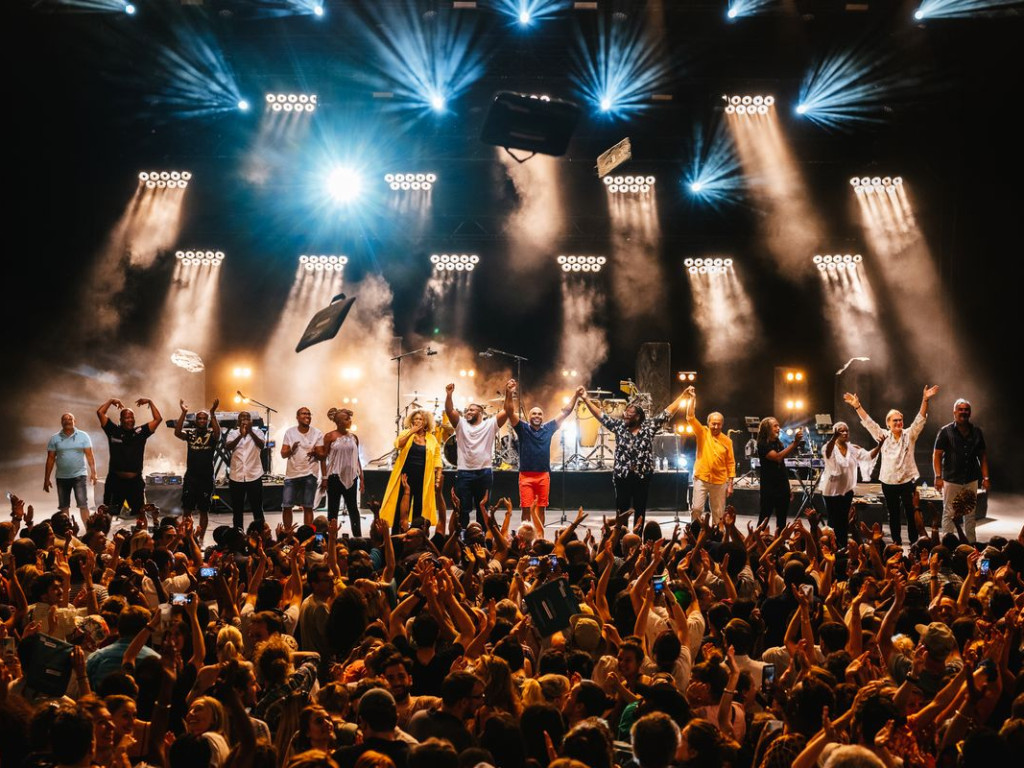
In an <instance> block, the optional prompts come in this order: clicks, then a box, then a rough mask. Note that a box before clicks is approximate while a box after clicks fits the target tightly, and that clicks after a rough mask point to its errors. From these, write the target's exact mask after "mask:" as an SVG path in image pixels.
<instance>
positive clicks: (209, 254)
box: [174, 251, 224, 267]
mask: <svg viewBox="0 0 1024 768" xmlns="http://www.w3.org/2000/svg"><path fill="white" fill-rule="evenodd" d="M174 258H176V259H178V260H179V261H181V263H182V264H184V265H185V266H186V267H202V266H211V267H219V266H220V263H221V262H222V261H224V251H175V252H174Z"/></svg>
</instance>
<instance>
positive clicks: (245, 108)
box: [238, 99, 250, 112]
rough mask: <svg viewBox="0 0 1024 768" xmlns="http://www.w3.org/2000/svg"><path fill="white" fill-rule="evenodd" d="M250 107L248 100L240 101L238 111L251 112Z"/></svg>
mask: <svg viewBox="0 0 1024 768" xmlns="http://www.w3.org/2000/svg"><path fill="white" fill-rule="evenodd" d="M249 106H250V105H249V102H248V101H247V100H246V99H239V101H238V110H239V111H240V112H248V111H249Z"/></svg>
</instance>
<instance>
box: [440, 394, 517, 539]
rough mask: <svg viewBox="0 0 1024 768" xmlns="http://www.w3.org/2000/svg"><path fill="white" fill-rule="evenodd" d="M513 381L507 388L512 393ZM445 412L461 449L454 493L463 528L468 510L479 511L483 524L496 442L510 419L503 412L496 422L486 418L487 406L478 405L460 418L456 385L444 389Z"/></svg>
mask: <svg viewBox="0 0 1024 768" xmlns="http://www.w3.org/2000/svg"><path fill="white" fill-rule="evenodd" d="M511 387H512V382H511V381H509V382H508V383H507V384H506V385H505V390H506V391H510V389H511ZM444 391H445V393H446V394H445V399H444V411H445V413H446V414H447V415H448V421H450V422H451V424H452V426H453V427H455V435H456V437H457V439H456V444H457V447H458V471H457V472H456V474H455V493H456V494H457V495H458V497H459V504H460V505H461V507H462V527H463V528H465V527H466V526H467V525H469V511H470V510H471V509H475V510H476V519H477V522H478V523H480V524H481V525H483V519H482V516H481V514H480V503H481V502H482V501H483V500H484V497H486V496H487V494H488V493H489V492H490V490H491V483H492V482H493V479H494V473H493V471H492V466H493V464H494V440H495V438H496V437H497V436H498V430H499V429H501V428H502V426H503V425H504V424H505V421H506V420H507V419H508V414H507V413H505V411H501V412H499V413H498V415H497V416H495V417H494V418H493V419H485V418H484V407H483V406H482V405H479V404H477V403H470V404H469V405H467V406H466V413H465V414H464V415H460V414H459V412H458V411H456V410H455V405H454V403H452V393H453V392H454V391H455V385H454V384H449V385H448V386H447V387H445V388H444Z"/></svg>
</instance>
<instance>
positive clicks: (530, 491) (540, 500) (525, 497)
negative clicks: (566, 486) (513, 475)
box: [519, 472, 551, 509]
mask: <svg viewBox="0 0 1024 768" xmlns="http://www.w3.org/2000/svg"><path fill="white" fill-rule="evenodd" d="M550 490H551V473H550V472H520V473H519V506H520V507H521V508H522V509H529V508H530V507H532V506H533V504H534V502H536V503H537V506H538V507H545V508H546V507H547V506H548V491H550Z"/></svg>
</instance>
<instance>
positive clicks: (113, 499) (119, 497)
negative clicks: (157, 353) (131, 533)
mask: <svg viewBox="0 0 1024 768" xmlns="http://www.w3.org/2000/svg"><path fill="white" fill-rule="evenodd" d="M112 405H113V406H117V408H118V409H119V410H120V412H121V413H120V419H119V421H120V423H119V424H116V425H115V424H114V423H113V422H112V421H111V420H110V419H109V418H108V417H107V411H108V410H109V409H110V406H112ZM135 405H137V406H139V407H142V406H143V405H148V406H149V411H150V413H152V414H153V418H152V419H151V420H150V421H149V422H148V423H146V424H143V425H142V426H141V427H136V426H135V411H133V410H132V409H131V408H125V406H124V404H123V403H122V402H121V401H120V400H118V399H117V398H116V397H112V398H110V399H109V400H107V401H106V402H105V403H103V405H101V406H100V407H99V408H97V409H96V415H97V416H98V417H99V420H100V426H101V427H102V428H103V432H104V433H105V434H106V436H107V445H108V447H109V448H110V466H109V467H108V468H107V479H106V482H105V483H104V485H103V503H104V504H106V505H107V507H108V508H109V509H110V513H111V514H114V515H116V514H119V513H120V512H121V508H122V507H123V506H124V504H125V503H127V504H128V507H129V509H131V514H132V515H138V514H139V512H141V511H142V505H143V504H144V503H145V495H146V483H145V481H144V480H143V479H142V462H143V459H144V458H145V455H146V441H147V440H148V439H149V438H150V436H151V435H152V434H153V432H154V431H155V430H156V428H157V427H158V426H160V422H161V421H163V420H164V419H163V416H161V415H160V411H159V410H158V409H157V407H156V403H154V402H153V401H152V400H150V399H149V398H148V397H140V398H139V399H138V400H136V401H135Z"/></svg>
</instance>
